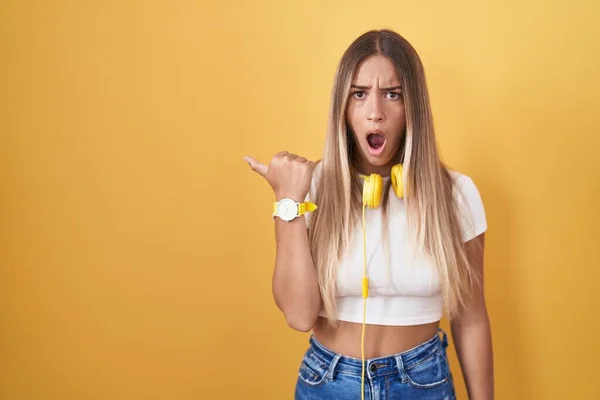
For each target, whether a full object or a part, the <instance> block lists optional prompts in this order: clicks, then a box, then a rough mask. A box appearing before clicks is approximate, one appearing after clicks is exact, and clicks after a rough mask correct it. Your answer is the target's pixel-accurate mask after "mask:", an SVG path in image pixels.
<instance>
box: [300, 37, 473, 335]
mask: <svg viewBox="0 0 600 400" xmlns="http://www.w3.org/2000/svg"><path fill="white" fill-rule="evenodd" d="M373 55H383V56H385V57H387V58H389V59H390V60H391V61H392V63H393V64H394V65H395V67H396V70H397V72H398V75H399V77H400V79H401V85H402V91H403V94H402V95H403V98H404V107H405V115H406V132H405V135H404V138H403V143H402V145H401V146H400V149H399V151H398V154H397V155H396V160H395V162H402V163H403V164H404V175H405V176H404V188H405V196H404V197H405V200H404V201H405V207H406V215H407V224H408V233H409V238H410V235H411V234H412V235H413V236H412V238H411V240H412V243H413V244H415V246H416V247H415V248H419V249H422V250H423V252H424V253H425V254H426V255H427V256H429V257H430V258H431V260H432V262H433V263H434V264H435V265H436V267H437V270H438V273H439V277H440V285H441V291H442V298H443V301H444V307H445V310H446V312H447V314H448V317H449V318H450V319H453V318H454V317H455V316H456V315H458V313H459V312H460V309H461V307H463V306H464V305H465V304H466V299H467V297H468V294H469V289H470V287H471V285H472V283H473V282H474V281H476V280H477V277H475V276H474V273H473V270H472V267H471V266H470V265H469V261H468V258H467V256H466V251H465V248H464V245H463V242H462V236H461V232H462V230H461V226H460V217H459V215H458V213H457V205H456V201H455V199H454V197H453V182H452V178H451V176H450V173H449V172H448V170H447V168H446V167H445V165H444V164H443V162H442V161H441V160H440V157H439V154H438V149H437V143H436V139H435V134H434V127H433V120H432V114H431V106H430V102H429V94H428V89H427V84H426V80H425V72H424V69H423V65H422V63H421V60H420V58H419V56H418V55H417V52H416V51H415V49H414V48H413V47H412V46H411V45H410V44H409V43H408V41H407V40H406V39H404V38H403V37H402V36H400V35H399V34H397V33H395V32H393V31H389V30H373V31H369V32H366V33H364V34H362V35H361V36H360V37H358V38H357V39H356V40H355V41H354V42H353V43H352V44H351V45H350V46H349V47H348V49H347V50H346V51H345V52H344V54H343V56H342V58H341V60H340V62H339V64H338V67H337V71H336V74H335V80H334V85H333V90H332V98H331V108H330V114H329V122H328V127H327V135H326V139H325V147H324V152H323V158H322V159H321V160H320V161H319V163H322V165H320V166H319V165H318V166H317V167H318V168H320V169H321V170H320V179H319V182H318V186H317V193H316V203H317V204H318V205H319V208H318V209H317V210H316V211H315V212H314V215H313V217H312V222H311V224H310V230H309V243H310V248H311V253H312V256H313V261H314V264H315V267H316V269H317V273H318V280H319V287H320V290H321V297H322V299H323V306H324V310H325V313H326V315H327V319H328V320H329V322H330V323H332V324H334V325H335V324H336V322H337V318H336V310H337V307H336V292H337V290H336V279H337V277H336V275H337V267H338V265H339V263H340V260H341V258H342V257H343V254H344V252H345V251H346V249H347V248H348V246H349V243H350V239H351V237H352V236H351V234H352V232H351V231H352V229H353V228H354V227H355V226H356V224H357V222H358V221H359V219H360V216H361V212H362V203H361V199H362V194H361V190H362V186H361V182H360V178H359V176H358V174H357V173H356V169H355V161H356V157H357V152H358V149H357V148H358V145H357V144H356V143H355V139H354V137H353V134H352V132H351V130H350V129H349V127H348V125H347V123H346V105H347V101H348V97H349V92H350V85H351V83H352V78H353V75H354V73H355V71H356V69H357V67H358V66H359V64H360V63H361V62H362V61H363V60H365V59H366V58H367V57H369V56H373ZM389 185H390V183H389V182H387V183H386V186H385V187H384V197H383V201H382V207H383V210H382V212H383V214H384V221H386V215H387V203H388V199H389V196H388V193H389V190H388V189H389ZM384 232H387V227H386V228H385V229H384Z"/></svg>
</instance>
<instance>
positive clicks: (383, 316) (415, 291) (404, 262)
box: [305, 162, 487, 325]
mask: <svg viewBox="0 0 600 400" xmlns="http://www.w3.org/2000/svg"><path fill="white" fill-rule="evenodd" d="M322 166H323V163H322V162H319V163H318V164H317V165H316V167H315V170H314V173H313V179H312V182H311V188H310V191H309V193H308V195H307V200H310V199H314V198H315V197H316V190H317V184H318V181H319V178H320V175H321V170H322ZM450 175H451V177H452V179H453V180H454V196H455V198H456V200H457V202H458V206H459V207H458V208H459V210H461V211H460V212H461V214H460V216H461V225H462V240H463V242H466V241H468V240H470V239H472V238H474V237H475V236H477V235H479V234H481V233H482V232H484V231H485V230H486V229H487V222H486V216H485V210H484V207H483V202H482V200H481V196H480V194H479V191H478V189H477V187H476V186H475V184H474V182H473V180H472V179H471V178H469V177H468V176H466V175H464V174H461V173H459V172H457V171H450ZM384 179H389V177H385V178H384ZM390 191H391V192H390V194H389V198H390V204H389V208H388V240H389V242H388V243H389V246H387V247H388V249H387V251H386V250H385V249H384V243H383V242H384V237H383V235H382V211H381V210H382V209H381V207H379V208H376V209H372V208H366V210H365V220H366V233H367V276H368V278H369V297H368V298H367V316H366V323H367V324H377V325H418V324H425V323H429V322H436V321H439V320H440V319H441V318H442V313H443V301H442V296H441V287H440V282H439V277H438V273H437V269H436V268H435V265H433V263H432V262H431V261H430V260H429V259H428V258H427V257H425V256H424V255H423V254H422V253H420V252H419V251H418V249H417V250H416V251H414V249H411V248H409V243H408V241H407V232H406V214H405V207H404V201H403V200H402V199H399V198H398V197H397V196H396V195H395V193H394V192H393V189H392V188H391V187H390ZM315 212H318V210H317V211H315ZM311 214H312V213H308V214H306V216H305V219H306V224H307V227H310V222H311V219H312V218H311V217H312V216H311ZM359 220H360V221H359V223H358V225H357V226H356V229H354V231H353V232H352V239H351V244H350V246H349V248H348V249H347V250H346V254H345V255H344V257H343V259H342V260H341V263H340V265H339V266H338V270H337V290H338V294H337V296H338V297H337V301H338V303H337V304H338V305H337V307H338V311H337V317H338V319H339V320H342V321H349V322H357V323H362V321H363V297H362V278H363V273H364V256H363V236H362V235H363V231H362V218H360V219H359ZM319 315H321V316H325V311H324V310H323V309H322V310H321V311H320V313H319Z"/></svg>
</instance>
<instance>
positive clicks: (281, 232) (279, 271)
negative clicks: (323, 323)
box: [273, 216, 321, 332]
mask: <svg viewBox="0 0 600 400" xmlns="http://www.w3.org/2000/svg"><path fill="white" fill-rule="evenodd" d="M275 237H276V241H277V249H276V257H275V271H274V273H273V296H274V298H275V303H276V304H277V306H278V307H279V309H280V310H281V311H282V312H283V313H284V315H285V317H286V320H287V323H288V325H289V326H290V327H292V328H293V329H296V330H299V331H304V332H307V331H309V330H310V329H312V327H313V325H314V322H315V321H316V319H317V316H318V313H319V309H320V306H321V294H320V292H319V285H318V280H317V273H316V270H315V267H314V263H313V260H312V256H311V252H310V247H309V243H308V231H307V229H306V220H305V217H304V216H300V217H298V218H295V219H294V220H292V221H290V222H285V221H282V220H281V219H279V218H275Z"/></svg>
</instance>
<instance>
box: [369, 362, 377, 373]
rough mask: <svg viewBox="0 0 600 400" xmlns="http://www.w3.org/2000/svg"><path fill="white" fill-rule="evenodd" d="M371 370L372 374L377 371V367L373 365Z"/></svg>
mask: <svg viewBox="0 0 600 400" xmlns="http://www.w3.org/2000/svg"><path fill="white" fill-rule="evenodd" d="M369 369H370V370H371V372H375V370H376V369H377V365H375V364H371V367H370V368H369Z"/></svg>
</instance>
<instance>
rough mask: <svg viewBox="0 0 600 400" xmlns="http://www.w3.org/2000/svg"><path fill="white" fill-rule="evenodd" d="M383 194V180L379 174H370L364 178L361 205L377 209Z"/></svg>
mask: <svg viewBox="0 0 600 400" xmlns="http://www.w3.org/2000/svg"><path fill="white" fill-rule="evenodd" d="M382 194H383V178H382V177H381V175H379V174H371V175H370V176H369V177H366V178H365V183H364V186H363V204H366V205H367V206H368V207H371V208H377V207H379V204H381V196H382Z"/></svg>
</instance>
